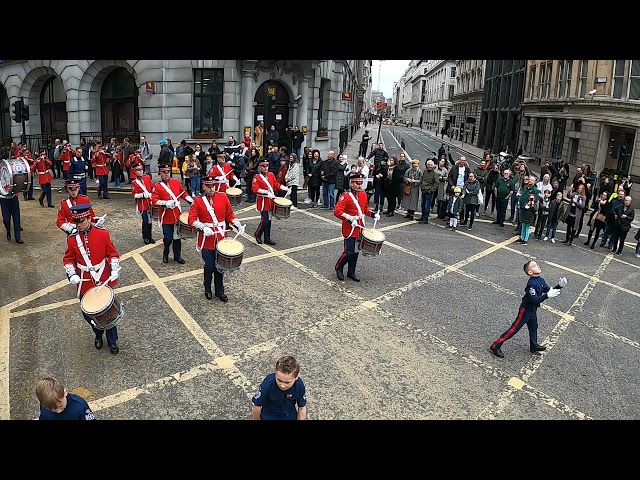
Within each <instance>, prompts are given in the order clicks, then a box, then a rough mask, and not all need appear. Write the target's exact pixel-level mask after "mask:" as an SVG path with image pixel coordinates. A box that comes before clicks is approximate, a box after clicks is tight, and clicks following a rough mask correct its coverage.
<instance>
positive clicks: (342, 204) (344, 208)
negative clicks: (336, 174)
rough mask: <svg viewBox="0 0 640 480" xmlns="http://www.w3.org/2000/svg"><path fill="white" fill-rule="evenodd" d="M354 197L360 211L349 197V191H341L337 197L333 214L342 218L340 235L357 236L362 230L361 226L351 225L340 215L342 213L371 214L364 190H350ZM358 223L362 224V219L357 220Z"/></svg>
mask: <svg viewBox="0 0 640 480" xmlns="http://www.w3.org/2000/svg"><path fill="white" fill-rule="evenodd" d="M351 193H352V194H353V196H354V197H355V199H356V201H357V202H358V205H360V212H359V211H358V207H357V206H356V204H355V203H354V201H353V198H351V195H350V194H349V193H343V194H342V195H340V198H338V201H337V202H336V206H335V208H334V209H333V214H334V215H335V216H336V217H338V218H339V219H340V220H342V236H343V237H346V238H348V237H359V236H360V233H361V231H362V228H360V227H355V228H353V225H351V222H350V221H348V220H347V219H346V218H344V217H343V216H342V214H343V213H346V214H348V215H351V216H356V215H358V214H360V213H364V214H365V215H366V216H368V217H370V216H371V209H370V208H369V202H368V197H367V194H366V192H357V193H356V192H351ZM358 225H364V224H363V222H362V219H359V220H358Z"/></svg>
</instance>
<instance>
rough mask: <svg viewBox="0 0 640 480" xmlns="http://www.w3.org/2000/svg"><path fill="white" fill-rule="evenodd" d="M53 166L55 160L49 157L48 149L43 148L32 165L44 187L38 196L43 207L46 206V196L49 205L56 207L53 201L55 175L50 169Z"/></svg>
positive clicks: (41, 186) (32, 169) (41, 185)
mask: <svg viewBox="0 0 640 480" xmlns="http://www.w3.org/2000/svg"><path fill="white" fill-rule="evenodd" d="M51 167H53V162H51V160H49V159H48V158H47V151H46V150H41V151H40V155H39V156H38V158H37V159H36V161H35V162H34V164H33V165H32V166H31V171H32V172H33V173H34V174H36V175H38V183H39V184H40V188H41V189H42V193H40V197H39V198H38V201H39V202H40V206H41V207H44V197H45V196H46V197H47V207H49V208H55V205H54V204H53V203H52V201H51V182H53V176H52V175H51V171H50V170H49V169H50V168H51Z"/></svg>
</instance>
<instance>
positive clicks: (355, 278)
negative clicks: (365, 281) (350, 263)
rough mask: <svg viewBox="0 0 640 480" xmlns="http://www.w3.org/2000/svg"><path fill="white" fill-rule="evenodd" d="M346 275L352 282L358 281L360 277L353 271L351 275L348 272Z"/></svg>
mask: <svg viewBox="0 0 640 480" xmlns="http://www.w3.org/2000/svg"><path fill="white" fill-rule="evenodd" d="M347 277H349V278H350V279H351V280H353V281H354V282H359V281H360V277H359V276H357V275H356V274H355V273H354V274H353V275H350V274H348V273H347Z"/></svg>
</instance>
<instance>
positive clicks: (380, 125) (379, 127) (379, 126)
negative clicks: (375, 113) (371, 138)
mask: <svg viewBox="0 0 640 480" xmlns="http://www.w3.org/2000/svg"><path fill="white" fill-rule="evenodd" d="M379 115H380V123H379V124H378V139H377V140H376V143H377V144H380V130H382V113H379Z"/></svg>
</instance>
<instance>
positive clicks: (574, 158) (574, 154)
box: [569, 138, 580, 164]
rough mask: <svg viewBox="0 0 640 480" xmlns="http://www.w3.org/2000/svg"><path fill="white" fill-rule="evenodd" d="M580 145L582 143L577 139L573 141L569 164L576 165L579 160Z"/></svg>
mask: <svg viewBox="0 0 640 480" xmlns="http://www.w3.org/2000/svg"><path fill="white" fill-rule="evenodd" d="M579 145H580V141H579V140H578V139H577V138H572V139H571V144H570V146H569V163H571V164H575V163H576V161H577V160H578V146H579Z"/></svg>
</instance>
